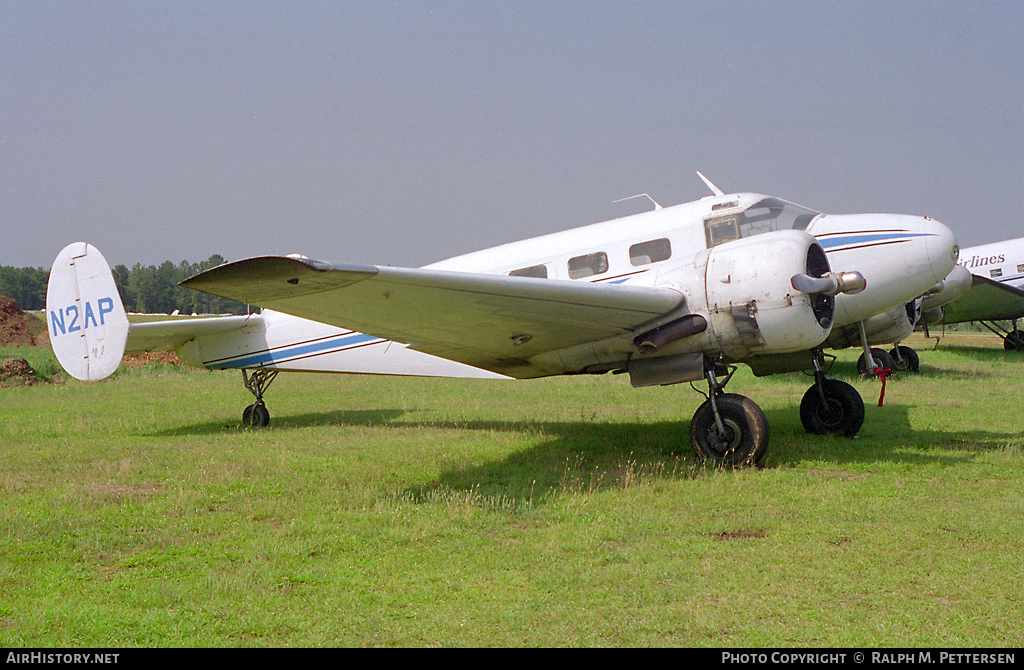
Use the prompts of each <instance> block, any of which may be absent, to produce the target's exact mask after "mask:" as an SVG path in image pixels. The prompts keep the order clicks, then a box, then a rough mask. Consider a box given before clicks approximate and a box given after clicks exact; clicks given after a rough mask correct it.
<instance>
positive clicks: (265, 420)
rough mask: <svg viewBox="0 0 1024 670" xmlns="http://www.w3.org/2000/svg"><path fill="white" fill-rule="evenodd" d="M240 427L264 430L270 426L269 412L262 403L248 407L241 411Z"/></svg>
mask: <svg viewBox="0 0 1024 670" xmlns="http://www.w3.org/2000/svg"><path fill="white" fill-rule="evenodd" d="M242 425H243V426H247V427H252V428H265V427H266V426H269V425H270V411H269V410H267V406H266V405H264V404H262V403H257V404H255V405H249V406H248V407H246V408H245V409H244V410H243V411H242Z"/></svg>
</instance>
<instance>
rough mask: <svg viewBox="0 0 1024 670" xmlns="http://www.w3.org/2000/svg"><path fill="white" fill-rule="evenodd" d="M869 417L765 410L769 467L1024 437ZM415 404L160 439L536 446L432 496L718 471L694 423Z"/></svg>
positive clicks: (917, 453) (907, 458)
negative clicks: (494, 441) (306, 435)
mask: <svg viewBox="0 0 1024 670" xmlns="http://www.w3.org/2000/svg"><path fill="white" fill-rule="evenodd" d="M865 404H866V405H867V408H866V409H867V414H868V416H867V420H866V422H865V426H864V428H863V429H862V430H861V432H860V435H859V436H858V437H857V438H852V439H851V438H839V437H835V436H829V435H826V436H819V435H809V434H807V433H806V432H804V430H803V427H802V426H801V424H800V419H799V408H798V406H797V405H795V404H794V406H792V407H787V408H780V409H774V410H768V411H766V412H765V415H766V417H767V419H768V424H769V426H770V430H771V443H770V445H769V448H768V453H767V456H766V458H765V461H764V463H763V464H762V468H768V469H771V468H778V467H787V466H794V465H797V464H800V463H804V462H808V461H812V462H819V461H822V460H824V461H827V462H829V463H832V464H834V465H835V466H836V467H843V466H844V465H847V466H848V465H852V464H868V465H871V464H883V463H903V464H906V463H910V464H918V465H928V464H941V465H943V466H954V465H957V464H960V463H964V462H968V461H970V460H973V459H974V458H976V456H977V454H978V453H981V452H985V451H995V450H998V449H1000V448H1001V447H1003V446H1004V445H1006V444H1008V443H1014V442H1015V443H1019V442H1020V441H1021V440H1022V439H1024V433H1022V432H1021V431H1017V432H1011V431H1006V430H996V429H992V430H982V429H970V430H965V431H956V432H949V431H935V430H920V429H914V428H912V427H911V424H910V419H909V410H908V408H906V407H901V406H899V405H889V406H886V407H885V408H882V409H879V408H875V407H874V406H873V405H872V403H871V401H870V399H869V398H867V397H866V398H865ZM411 413H416V414H418V413H419V412H416V411H415V410H409V411H407V410H401V409H365V410H344V411H333V412H321V413H309V414H298V415H290V416H282V417H275V418H274V419H273V420H272V425H271V427H270V428H269V429H246V428H242V427H240V426H239V425H238V424H237V423H236V424H228V425H225V424H224V423H202V424H192V425H187V426H181V427H179V428H175V429H172V430H168V431H163V432H161V433H159V435H161V436H186V435H196V434H222V433H226V432H227V433H231V432H236V433H238V432H249V431H253V432H256V431H262V430H270V431H273V432H274V433H275V434H276V435H277V436H281V435H287V433H289V432H291V431H296V430H299V429H304V428H309V427H318V426H334V427H338V428H343V427H366V426H368V427H381V428H384V427H386V428H388V429H389V430H408V431H419V430H424V429H433V430H461V431H481V432H502V433H516V434H521V435H523V436H524V438H525V439H524V442H526V443H529V444H532V446H528V447H526V448H523V449H520V450H517V451H514V452H513V453H510V454H509V455H507V456H505V457H504V458H501V459H495V460H492V461H489V462H486V463H483V464H474V465H458V464H454V465H452V466H450V467H449V468H448V469H446V470H444V471H442V472H441V473H440V476H439V477H438V478H437V479H436V480H433V481H429V482H423V483H420V484H416V485H412V486H410V487H408V488H407V489H406V490H405V491H404V492H403V495H405V496H407V497H409V498H411V499H413V500H429V499H434V498H436V497H437V495H438V493H439V492H445V491H446V492H452V491H463V492H472V493H473V494H474V495H477V496H480V497H481V498H483V499H487V500H491V501H494V500H502V501H509V500H513V501H516V500H519V501H522V500H526V499H529V500H531V501H532V500H534V499H538V498H541V499H542V498H543V497H544V496H546V495H549V494H550V493H552V492H554V491H558V490H565V489H596V488H609V487H612V488H614V487H616V486H623V485H626V484H628V483H629V482H631V481H640V480H643V481H651V480H659V479H691V478H695V477H700V476H705V475H707V474H709V473H711V474H713V473H715V472H716V471H717V469H716V468H713V467H706V466H704V465H702V464H701V463H700V462H698V461H697V460H696V459H695V458H694V456H693V453H692V451H691V448H690V433H689V430H690V422H689V418H688V417H680V420H679V421H674V422H668V421H665V422H655V423H641V422H607V423H602V422H596V421H594V422H591V421H586V420H580V421H530V420H524V421H485V420H471V419H470V420H466V421H459V420H445V421H406V420H403V419H404V418H406V417H407V416H408V415H409V414H411Z"/></svg>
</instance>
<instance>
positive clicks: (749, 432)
mask: <svg viewBox="0 0 1024 670" xmlns="http://www.w3.org/2000/svg"><path fill="white" fill-rule="evenodd" d="M715 402H716V404H717V405H718V413H719V415H720V416H721V417H722V424H723V425H724V427H725V432H726V435H725V437H724V438H723V437H720V436H719V434H718V424H717V423H716V422H715V413H714V412H713V411H712V409H711V401H710V400H706V401H704V404H702V405H701V406H700V407H698V408H697V411H696V412H695V413H694V415H693V420H692V421H691V422H690V445H691V446H692V447H693V452H694V453H695V454H696V455H697V459H698V460H700V461H712V462H713V463H715V464H718V465H725V466H729V467H734V468H737V467H746V466H752V465H757V464H758V463H760V462H761V459H762V458H763V457H764V454H765V451H767V450H768V420H767V419H766V418H765V416H764V412H762V411H761V408H760V407H758V406H757V403H755V402H754V401H753V400H751V399H750V398H747V397H745V396H741V395H738V394H736V393H725V394H723V395H720V396H716V397H715Z"/></svg>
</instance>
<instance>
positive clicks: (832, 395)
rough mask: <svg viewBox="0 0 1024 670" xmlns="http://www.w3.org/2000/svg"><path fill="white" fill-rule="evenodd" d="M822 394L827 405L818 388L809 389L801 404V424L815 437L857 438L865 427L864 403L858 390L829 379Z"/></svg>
mask: <svg viewBox="0 0 1024 670" xmlns="http://www.w3.org/2000/svg"><path fill="white" fill-rule="evenodd" d="M822 391H823V392H824V395H825V402H824V403H822V399H821V396H822V393H819V392H818V387H817V385H814V386H812V387H811V388H809V389H807V392H806V393H804V398H803V400H801V401H800V421H801V423H803V424H804V430H806V431H807V432H808V433H811V434H813V435H822V434H825V433H831V434H833V435H843V436H846V437H852V436H854V435H856V434H857V431H859V430H860V428H861V426H863V425H864V400H863V399H862V398H861V397H860V394H859V393H857V389H855V388H853V387H852V386H850V385H849V384H847V383H846V382H842V381H839V380H838V379H826V380H825V381H824V382H823V388H822Z"/></svg>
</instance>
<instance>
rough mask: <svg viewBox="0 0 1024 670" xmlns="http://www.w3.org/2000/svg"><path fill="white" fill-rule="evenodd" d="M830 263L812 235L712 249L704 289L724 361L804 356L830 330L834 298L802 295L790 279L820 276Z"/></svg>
mask: <svg viewBox="0 0 1024 670" xmlns="http://www.w3.org/2000/svg"><path fill="white" fill-rule="evenodd" d="M829 270H830V268H829V264H828V259H827V257H826V256H825V252H824V250H823V249H822V248H821V245H820V244H819V243H818V242H817V240H815V239H814V237H813V236H811V235H809V234H807V233H805V232H803V231H798V230H786V231H778V232H774V233H767V234H763V235H758V236H756V237H750V238H746V239H741V240H735V241H733V242H729V243H727V244H722V245H719V246H717V247H714V248H712V249H711V250H710V254H709V256H708V264H707V271H706V274H705V287H706V289H707V310H708V315H709V319H708V321H709V329H710V330H712V331H713V332H714V334H715V337H716V339H717V341H718V343H719V345H720V346H721V349H722V351H723V352H724V353H725V354H726V356H728V357H730V358H734V359H737V360H738V359H742V358H745V357H747V356H749V355H752V354H767V353H788V352H792V351H803V350H806V349H811V348H813V347H816V346H818V345H819V344H821V343H822V342H823V341H824V340H825V338H827V337H828V335H829V332H830V331H831V328H832V320H833V312H834V309H835V303H834V299H833V297H832V296H830V295H825V294H821V293H819V294H812V295H808V294H805V293H801V292H799V291H797V290H796V289H795V288H793V285H792V278H793V276H794V275H799V274H806V275H809V276H811V277H822V276H824V275H826V274H827V273H828V272H829Z"/></svg>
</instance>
